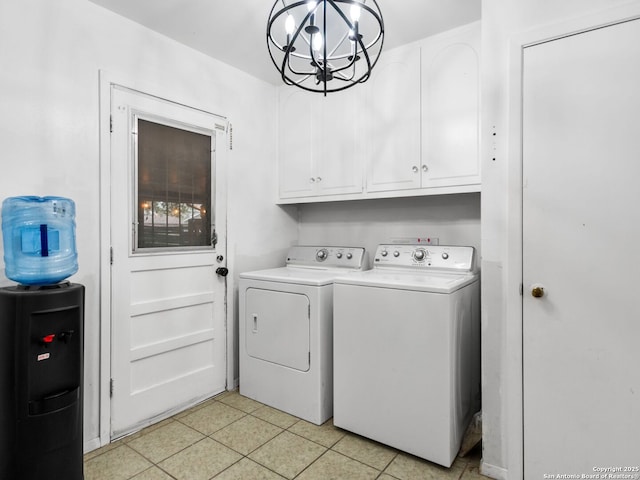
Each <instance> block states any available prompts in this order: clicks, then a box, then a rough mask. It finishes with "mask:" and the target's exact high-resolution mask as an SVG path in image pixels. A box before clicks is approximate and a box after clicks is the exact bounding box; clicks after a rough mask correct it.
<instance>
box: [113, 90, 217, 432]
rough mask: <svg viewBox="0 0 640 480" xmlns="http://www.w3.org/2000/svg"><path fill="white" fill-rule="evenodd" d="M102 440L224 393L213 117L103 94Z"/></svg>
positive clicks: (151, 100) (134, 95)
mask: <svg viewBox="0 0 640 480" xmlns="http://www.w3.org/2000/svg"><path fill="white" fill-rule="evenodd" d="M111 114H112V133H111V152H112V154H111V185H112V187H111V216H112V218H111V242H112V265H111V280H112V282H111V293H112V298H111V302H112V305H111V312H112V319H111V325H112V336H111V338H112V349H111V372H112V398H111V436H112V438H114V437H118V436H121V435H123V434H126V433H128V432H131V431H134V430H136V429H138V428H139V427H141V426H144V425H146V424H149V423H151V422H152V421H154V420H155V419H158V418H161V417H163V416H167V415H168V414H170V413H173V412H175V411H177V410H179V409H181V408H184V407H186V406H189V405H191V404H193V403H195V402H197V401H199V400H202V399H204V398H207V397H209V396H212V395H214V394H216V393H219V392H221V391H222V390H224V388H225V382H226V369H225V358H226V357H225V344H226V339H225V306H224V305H225V301H224V298H225V279H224V277H222V276H219V275H216V269H217V268H218V267H221V266H224V257H225V256H226V253H225V243H226V241H225V236H226V235H225V228H226V227H225V225H226V214H225V212H226V204H225V191H224V162H225V153H226V142H225V139H226V125H227V122H226V120H225V119H224V118H221V117H217V116H214V115H211V114H209V113H205V112H202V111H200V110H194V109H191V108H188V107H185V106H182V105H178V104H175V103H171V102H168V101H165V100H161V99H158V98H155V97H151V96H147V95H144V94H141V93H138V92H134V91H131V90H126V89H122V88H119V87H113V88H112V92H111Z"/></svg>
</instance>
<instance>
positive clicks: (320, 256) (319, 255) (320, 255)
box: [316, 248, 329, 262]
mask: <svg viewBox="0 0 640 480" xmlns="http://www.w3.org/2000/svg"><path fill="white" fill-rule="evenodd" d="M328 256H329V252H327V251H326V250H325V249H324V248H323V249H322V250H318V251H317V252H316V259H317V260H318V261H320V262H324V261H325V260H326V259H327V257H328Z"/></svg>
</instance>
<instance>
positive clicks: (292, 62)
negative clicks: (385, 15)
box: [267, 0, 384, 95]
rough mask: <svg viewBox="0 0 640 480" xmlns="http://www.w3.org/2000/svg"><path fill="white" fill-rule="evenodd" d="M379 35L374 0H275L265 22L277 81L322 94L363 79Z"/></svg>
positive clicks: (379, 41) (377, 49) (375, 53)
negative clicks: (278, 77) (278, 78)
mask: <svg viewBox="0 0 640 480" xmlns="http://www.w3.org/2000/svg"><path fill="white" fill-rule="evenodd" d="M383 41H384V23H383V21H382V14H381V13H380V8H379V7H378V4H377V3H376V1H375V0H299V1H295V0H277V1H276V2H275V4H274V5H273V8H272V9H271V14H270V15H269V23H268V24H267V46H268V48H269V55H270V56H271V60H272V61H273V64H274V65H275V66H276V68H277V69H278V71H279V72H280V74H281V76H282V80H283V82H284V83H285V84H287V85H295V86H297V87H300V88H302V89H304V90H308V91H311V92H321V93H324V94H325V95H326V94H327V93H328V92H337V91H340V90H344V89H345V88H349V87H352V86H354V85H357V84H358V83H363V82H365V81H367V79H368V78H369V76H370V75H371V69H372V68H373V67H374V66H375V64H376V62H377V61H378V57H379V56H380V52H381V51H382V44H383Z"/></svg>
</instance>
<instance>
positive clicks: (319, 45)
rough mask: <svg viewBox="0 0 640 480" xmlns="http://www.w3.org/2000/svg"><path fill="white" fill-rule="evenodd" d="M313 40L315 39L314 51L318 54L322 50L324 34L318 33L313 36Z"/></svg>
mask: <svg viewBox="0 0 640 480" xmlns="http://www.w3.org/2000/svg"><path fill="white" fill-rule="evenodd" d="M312 38H313V40H312V46H313V49H314V50H315V51H316V52H319V51H320V50H322V34H321V33H316V34H315V35H313V36H312Z"/></svg>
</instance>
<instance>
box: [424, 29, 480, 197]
mask: <svg viewBox="0 0 640 480" xmlns="http://www.w3.org/2000/svg"><path fill="white" fill-rule="evenodd" d="M479 44H480V28H479V25H477V24H473V25H472V26H470V27H463V28H462V29H460V30H457V31H456V33H454V34H451V35H447V36H445V37H444V38H443V37H440V38H436V39H435V40H434V41H432V42H427V43H426V44H425V45H424V47H423V55H422V68H423V70H422V79H423V84H422V95H423V96H422V102H423V105H422V113H423V116H422V118H423V126H422V132H423V134H422V139H423V164H424V168H423V171H422V176H423V178H422V186H423V187H442V186H455V185H470V184H479V183H480V152H479V115H480V110H479Z"/></svg>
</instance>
